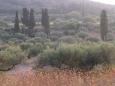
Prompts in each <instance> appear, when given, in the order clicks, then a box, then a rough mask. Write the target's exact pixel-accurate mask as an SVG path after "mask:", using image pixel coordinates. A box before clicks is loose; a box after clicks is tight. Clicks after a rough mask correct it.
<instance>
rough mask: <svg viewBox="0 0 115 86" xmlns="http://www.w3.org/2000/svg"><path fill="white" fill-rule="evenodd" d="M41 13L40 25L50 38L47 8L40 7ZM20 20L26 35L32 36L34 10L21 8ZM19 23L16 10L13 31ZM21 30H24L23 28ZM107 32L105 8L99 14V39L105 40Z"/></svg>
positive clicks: (18, 26) (16, 29)
mask: <svg viewBox="0 0 115 86" xmlns="http://www.w3.org/2000/svg"><path fill="white" fill-rule="evenodd" d="M41 14H42V16H41V25H42V26H43V28H44V32H45V33H46V35H47V38H50V21H49V14H48V9H47V8H45V9H42V12H41ZM21 22H22V24H23V25H24V26H25V27H27V31H26V32H27V33H28V36H30V37H34V27H35V25H36V21H35V16H34V10H33V9H30V11H29V10H28V9H27V8H23V13H22V17H21ZM19 23H20V21H19V16H18V11H16V16H15V24H14V33H15V32H20V25H19ZM22 32H24V30H23V31H22ZM107 33H108V17H107V12H106V10H102V12H101V15H100V34H101V39H102V40H103V41H106V40H107Z"/></svg>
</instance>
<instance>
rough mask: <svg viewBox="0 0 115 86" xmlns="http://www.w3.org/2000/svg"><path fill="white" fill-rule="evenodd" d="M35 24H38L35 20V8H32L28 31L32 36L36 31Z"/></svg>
mask: <svg viewBox="0 0 115 86" xmlns="http://www.w3.org/2000/svg"><path fill="white" fill-rule="evenodd" d="M35 25H36V22H35V17H34V10H33V9H31V10H30V14H29V32H28V35H29V36H30V37H33V36H34V35H33V34H34V33H33V32H34V31H33V29H34V27H35Z"/></svg>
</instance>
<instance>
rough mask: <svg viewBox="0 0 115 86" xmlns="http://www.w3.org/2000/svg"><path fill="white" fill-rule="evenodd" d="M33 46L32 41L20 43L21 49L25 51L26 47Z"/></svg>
mask: <svg viewBox="0 0 115 86" xmlns="http://www.w3.org/2000/svg"><path fill="white" fill-rule="evenodd" d="M32 46H33V43H28V42H27V43H26V42H25V43H22V44H20V47H21V49H22V50H23V51H27V50H28V49H30V48H31V47H32Z"/></svg>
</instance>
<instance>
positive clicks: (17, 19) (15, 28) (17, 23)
mask: <svg viewBox="0 0 115 86" xmlns="http://www.w3.org/2000/svg"><path fill="white" fill-rule="evenodd" d="M19 31H20V26H19V18H18V11H16V16H15V24H14V32H19Z"/></svg>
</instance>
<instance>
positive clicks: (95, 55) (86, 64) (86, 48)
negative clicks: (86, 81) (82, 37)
mask: <svg viewBox="0 0 115 86" xmlns="http://www.w3.org/2000/svg"><path fill="white" fill-rule="evenodd" d="M114 51H115V47H114V46H113V45H111V44H104V43H100V44H97V43H82V44H79V43H77V44H73V45H68V44H64V45H63V44H62V45H61V47H60V48H58V49H57V50H54V49H48V50H46V51H44V53H42V54H41V58H40V60H39V65H42V66H45V65H51V66H53V67H58V68H61V66H62V65H63V64H64V65H67V66H68V67H69V68H77V69H86V70H90V69H92V68H93V67H94V66H96V65H98V64H100V65H104V64H107V65H108V64H110V63H111V62H110V59H111V57H114V56H113V52H114Z"/></svg>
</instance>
